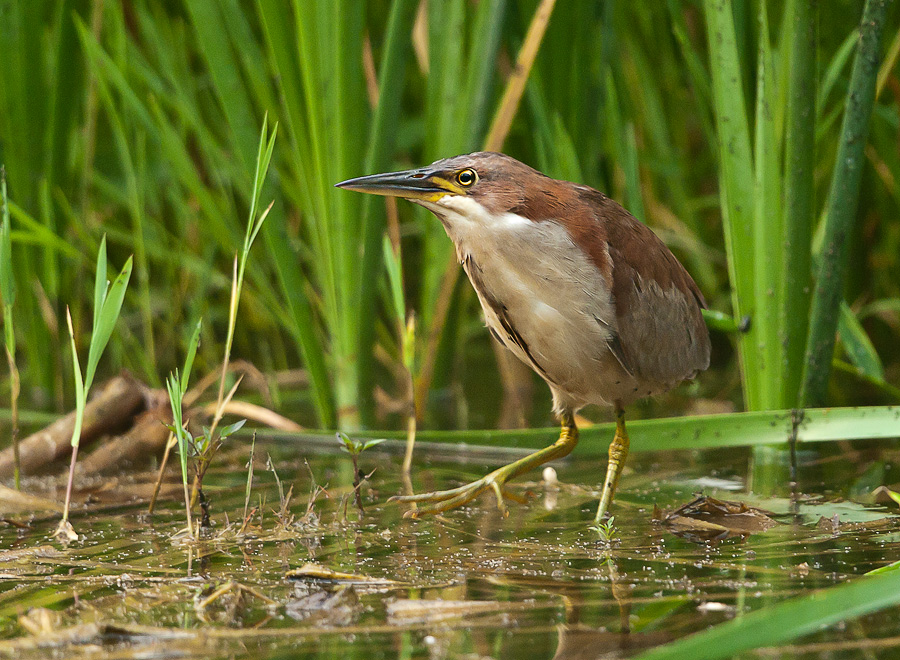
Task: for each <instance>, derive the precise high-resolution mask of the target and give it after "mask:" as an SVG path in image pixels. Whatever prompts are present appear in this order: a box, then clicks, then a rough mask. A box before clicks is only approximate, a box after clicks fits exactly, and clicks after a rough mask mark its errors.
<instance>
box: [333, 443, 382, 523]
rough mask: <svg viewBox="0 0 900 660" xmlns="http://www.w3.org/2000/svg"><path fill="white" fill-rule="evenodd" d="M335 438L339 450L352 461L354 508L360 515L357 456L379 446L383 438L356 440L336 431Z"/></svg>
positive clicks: (359, 480)
mask: <svg viewBox="0 0 900 660" xmlns="http://www.w3.org/2000/svg"><path fill="white" fill-rule="evenodd" d="M336 436H337V440H338V442H339V443H340V445H341V450H342V451H345V452H347V453H348V454H350V460H352V461H353V494H354V496H355V498H356V508H357V509H359V513H360V514H362V513H363V505H362V497H361V496H360V493H359V487H360V485H361V479H360V475H359V455H360V454H361V453H363V452H364V451H365V450H366V449H369V448H370V447H374V446H375V445H380V444H381V443H382V442H384V438H381V439H375V438H367V439H364V440H356V439H354V438H351V437H350V436H349V435H347V434H346V433H343V432H341V431H338V432H337V434H336Z"/></svg>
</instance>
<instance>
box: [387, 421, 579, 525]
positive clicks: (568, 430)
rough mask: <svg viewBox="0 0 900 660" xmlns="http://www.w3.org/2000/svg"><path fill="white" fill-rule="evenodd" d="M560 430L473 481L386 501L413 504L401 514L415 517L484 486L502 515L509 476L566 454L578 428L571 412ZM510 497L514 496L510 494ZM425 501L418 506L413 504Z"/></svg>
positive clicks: (466, 498) (470, 496)
mask: <svg viewBox="0 0 900 660" xmlns="http://www.w3.org/2000/svg"><path fill="white" fill-rule="evenodd" d="M562 423H563V424H562V430H561V431H560V434H559V439H558V440H557V441H556V442H554V443H553V444H552V445H550V446H549V447H544V448H543V449H540V450H538V451H536V452H534V453H533V454H529V455H528V456H525V457H523V458H520V459H519V460H517V461H513V462H512V463H510V464H509V465H504V466H503V467H500V468H497V469H496V470H494V471H493V472H491V473H490V474H487V475H485V476H484V477H482V478H481V479H478V480H477V481H473V482H472V483H470V484H466V485H465V486H460V487H459V488H451V489H449V490H438V491H435V492H433V493H422V494H421V495H395V496H394V497H392V498H391V499H390V500H389V501H391V502H404V503H406V504H411V505H413V508H412V509H411V510H409V511H407V512H406V513H404V514H403V517H404V518H418V517H419V516H427V515H431V514H434V513H441V512H442V511H448V510H450V509H455V508H456V507H459V506H462V505H463V504H467V503H469V502H471V501H472V500H474V499H475V498H476V497H478V496H479V495H481V493H483V492H484V491H486V490H487V489H489V488H490V489H491V490H493V491H494V495H495V496H496V497H497V508H499V509H500V513H502V514H503V516H504V517H505V516H507V515H508V512H507V510H506V504H505V503H504V502H503V487H504V486H505V485H506V482H507V481H509V480H510V479H515V478H516V477H518V476H519V475H520V474H524V473H526V472H528V471H529V470H532V469H534V468H536V467H537V466H539V465H543V464H544V463H546V462H548V461H552V460H555V459H557V458H562V457H563V456H566V455H567V454H568V453H569V452H570V451H572V449H574V448H575V445H576V444H578V428H577V427H576V426H575V419H574V418H573V417H572V414H571V412H568V411H566V412H564V413H563V414H562ZM509 497H510V499H514V500H518V499H519V498H518V497H516V496H513V495H510V496H509ZM419 504H425V505H426V506H423V507H419V506H417V505H419Z"/></svg>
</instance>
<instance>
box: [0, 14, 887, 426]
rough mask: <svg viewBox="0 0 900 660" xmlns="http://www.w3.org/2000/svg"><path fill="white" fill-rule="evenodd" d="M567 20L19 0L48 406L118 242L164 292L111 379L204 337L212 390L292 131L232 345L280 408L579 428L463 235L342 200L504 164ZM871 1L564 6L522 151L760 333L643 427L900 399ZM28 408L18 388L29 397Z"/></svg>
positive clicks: (29, 334)
mask: <svg viewBox="0 0 900 660" xmlns="http://www.w3.org/2000/svg"><path fill="white" fill-rule="evenodd" d="M870 4H872V5H876V4H879V3H878V2H872V3H870ZM537 7H538V2H537V1H531V0H521V1H520V0H509V1H504V0H480V1H475V0H440V1H435V0H430V1H420V0H394V1H393V2H390V1H388V0H367V1H363V0H329V1H325V0H321V1H311V0H297V1H295V2H293V3H291V2H286V1H282V0H257V1H255V2H251V1H239V0H184V1H177V0H169V1H167V2H155V1H150V0H147V1H143V0H123V1H122V2H113V1H107V2H103V1H101V0H95V1H94V2H88V1H87V0H60V1H58V2H49V1H47V2H44V1H33V2H32V1H28V2H23V1H21V0H0V53H2V55H0V162H2V163H3V164H4V165H5V168H6V172H7V181H8V192H9V197H10V200H11V204H10V211H11V239H12V246H11V247H12V257H11V259H12V262H11V263H12V271H13V276H14V279H15V284H16V295H15V299H14V304H12V305H10V311H11V315H12V318H13V319H14V323H15V336H14V342H15V346H16V349H17V350H16V359H17V363H18V367H19V370H20V372H21V384H22V394H21V397H20V400H19V405H20V407H21V408H25V409H46V410H54V411H63V410H66V409H67V408H69V407H70V406H71V403H72V400H73V385H72V383H71V382H70V381H71V379H70V378H69V374H70V373H71V366H70V364H71V355H70V353H69V350H68V342H67V338H66V329H65V309H66V306H67V305H68V306H69V307H70V308H71V310H72V317H73V320H74V323H75V326H76V327H75V329H76V336H77V337H78V342H79V346H80V347H86V346H87V343H88V337H87V336H86V335H87V334H88V329H89V328H90V317H91V308H90V301H91V300H92V295H93V272H94V261H95V259H96V255H97V250H98V246H99V243H100V240H101V237H102V236H103V235H104V234H106V235H107V237H108V243H109V253H110V261H111V269H115V270H116V271H117V270H118V268H119V267H120V266H121V264H122V263H124V262H125V260H126V259H127V258H128V256H130V255H134V275H133V277H132V280H131V284H130V286H129V290H128V293H127V296H126V299H125V304H124V307H123V310H122V317H121V319H120V321H119V324H118V326H117V329H116V332H115V333H114V335H113V337H112V340H111V342H110V345H109V349H108V351H107V354H106V356H105V357H104V360H103V362H102V364H101V367H100V370H101V373H100V375H101V376H102V375H111V374H113V373H115V372H117V371H118V370H119V369H121V368H126V369H128V370H130V371H131V372H132V373H134V374H135V375H136V376H137V377H138V378H140V379H142V380H144V381H146V382H147V383H149V384H151V385H154V386H160V385H161V384H162V379H163V378H164V376H165V374H167V373H168V372H169V371H171V370H172V369H174V368H175V367H176V366H177V365H179V364H180V363H181V361H182V360H183V356H184V353H185V350H186V348H185V347H186V343H187V339H188V334H189V332H190V331H191V330H192V329H193V327H194V326H195V323H196V321H197V319H199V318H201V317H202V318H203V319H204V325H203V337H202V343H201V346H200V351H199V353H198V356H197V363H196V366H195V369H196V373H198V374H200V375H202V374H204V373H207V372H210V371H213V370H214V369H216V367H217V365H218V364H220V361H221V354H222V344H223V341H224V337H225V332H226V325H227V316H228V304H229V295H230V285H231V269H232V263H233V259H234V255H235V253H236V251H237V250H238V249H239V247H240V245H241V242H242V238H243V232H244V226H245V223H246V217H247V212H248V205H249V199H250V196H251V194H252V188H253V176H254V171H253V167H254V163H255V157H256V152H257V141H258V136H259V131H260V127H261V125H262V121H263V117H264V115H265V114H266V113H268V116H269V120H270V122H275V121H277V122H278V139H277V142H276V146H275V153H274V156H273V159H272V168H271V170H270V174H269V179H268V181H267V184H266V186H265V188H264V190H263V195H262V199H263V204H267V203H268V201H269V200H274V206H273V209H272V211H271V214H270V215H269V217H268V219H267V220H266V223H265V225H264V228H263V230H262V233H261V235H260V238H261V240H259V241H257V244H256V246H255V247H254V249H253V253H252V254H251V256H250V260H249V263H248V270H247V274H246V281H245V286H244V293H243V298H242V302H241V308H240V317H239V320H238V325H237V332H236V335H235V343H234V349H233V351H232V355H233V357H234V358H235V359H242V360H246V361H248V362H250V363H252V365H254V366H255V367H256V369H258V370H259V381H260V382H261V383H263V384H264V387H263V386H260V389H262V390H264V391H267V394H266V396H264V397H263V398H264V399H266V401H267V402H268V403H270V405H272V406H273V407H276V408H278V409H280V410H284V411H288V412H289V413H290V414H292V415H293V416H295V417H296V418H297V419H298V420H299V421H301V422H302V423H306V424H309V425H316V426H320V427H334V426H335V425H340V426H342V427H344V428H356V427H360V426H398V425H399V424H401V421H402V419H403V418H404V416H405V413H406V411H407V409H408V406H407V404H408V401H409V399H410V397H411V396H412V391H413V390H414V389H418V390H419V394H420V397H419V404H420V409H419V413H420V415H422V416H423V417H424V418H425V420H426V423H427V424H428V425H431V426H440V427H493V426H497V425H512V424H520V423H533V424H546V423H550V422H551V415H550V410H549V408H550V406H549V392H548V391H547V389H546V388H545V387H543V386H542V385H540V384H539V383H537V382H536V381H535V377H533V376H531V375H530V374H526V375H524V376H523V375H522V374H521V373H518V372H513V373H512V374H508V375H507V376H506V377H505V378H504V379H503V380H501V377H500V375H499V374H500V370H499V369H498V368H497V366H496V364H495V360H496V357H495V355H496V354H495V351H494V349H492V346H491V343H490V339H489V334H488V332H487V331H486V329H485V328H484V327H483V323H482V320H481V315H480V310H479V308H478V304H477V300H476V298H475V296H474V294H473V292H472V291H471V290H470V288H469V286H468V284H467V283H466V282H465V281H464V278H454V277H453V273H454V270H453V269H456V268H457V266H456V265H455V263H454V261H453V258H452V249H451V244H450V242H449V240H448V239H447V238H446V236H445V235H444V231H443V229H442V227H441V226H440V223H439V222H437V221H436V220H435V219H434V218H432V217H431V216H430V215H429V214H427V213H425V212H423V211H422V210H421V209H418V208H416V207H413V206H412V205H410V204H406V203H403V202H401V203H400V204H398V205H396V206H393V205H390V204H388V205H386V204H385V202H384V201H383V200H381V199H367V198H366V197H364V196H362V195H353V194H349V193H346V192H344V191H339V190H335V189H334V188H333V187H332V185H333V184H334V183H336V182H338V181H341V180H343V179H346V178H349V177H352V176H357V175H362V174H367V173H372V172H376V171H385V170H390V169H400V168H406V167H412V166H416V165H421V164H424V163H427V162H431V161H432V160H435V159H438V158H442V157H446V156H451V155H455V154H458V153H464V152H468V151H473V150H477V149H480V148H482V147H483V145H484V144H485V140H486V136H487V134H488V131H489V129H490V126H491V125H492V122H493V121H494V117H495V114H496V112H497V111H498V108H500V107H501V99H502V97H503V95H504V91H505V89H506V88H507V86H508V81H509V80H510V77H511V75H512V74H513V73H514V72H515V71H516V70H517V67H516V62H517V57H518V55H519V52H520V49H521V47H522V45H523V43H524V42H525V39H526V34H527V31H528V28H529V26H530V25H531V24H532V21H533V18H534V16H535V12H536V9H537ZM863 9H864V3H863V2H862V1H861V0H860V1H856V0H853V1H850V0H830V1H829V2H828V3H819V5H818V10H816V9H815V8H814V7H813V5H812V3H809V2H802V1H800V0H788V1H786V2H765V1H764V0H735V1H734V2H730V3H729V2H722V1H721V0H707V2H700V1H696V2H695V1H691V0H685V1H676V0H670V1H667V2H665V1H662V0H659V1H656V2H650V3H645V2H640V3H638V2H626V1H614V0H606V1H599V0H560V2H557V3H556V6H555V7H554V8H553V13H552V15H551V17H550V20H549V24H548V25H547V27H546V33H545V34H543V37H542V39H541V40H540V43H539V50H538V52H537V56H536V60H535V62H534V67H533V69H531V70H530V71H529V72H528V73H529V75H528V81H527V85H526V87H525V89H524V94H523V95H522V97H521V102H520V103H519V104H518V105H517V106H516V113H515V119H514V121H513V123H512V126H511V130H510V131H509V134H508V136H506V137H505V141H504V142H503V151H505V152H506V153H509V154H510V155H512V156H515V157H516V158H519V159H520V160H523V161H525V162H527V163H529V164H531V165H533V166H534V167H536V168H538V169H540V170H542V171H544V172H545V173H547V174H549V175H551V176H554V177H558V178H565V179H569V180H574V181H579V182H584V183H587V184H589V185H592V186H594V187H596V188H598V189H600V190H602V191H604V192H606V193H607V194H609V195H610V196H611V197H613V198H615V199H616V200H618V201H620V202H621V203H622V204H624V205H625V206H626V207H627V208H628V209H629V210H630V211H631V212H632V213H633V214H634V215H635V216H636V217H638V218H639V219H640V220H642V221H643V222H646V223H647V224H648V225H650V226H651V227H653V228H654V230H655V231H656V232H657V233H658V234H659V235H660V236H661V237H662V238H663V240H664V241H665V242H666V243H667V244H668V245H669V246H670V247H671V248H672V250H673V251H674V252H675V254H676V255H677V256H678V257H679V258H680V259H681V260H682V261H683V263H684V264H685V265H686V266H687V268H688V270H689V271H690V272H691V273H692V275H693V276H694V278H695V279H696V280H697V282H698V284H699V285H700V288H701V289H702V291H703V292H704V294H705V296H706V297H707V300H708V301H709V304H710V307H711V308H712V309H713V310H717V311H719V312H722V313H724V314H725V315H726V317H727V318H726V319H725V321H724V322H722V323H720V325H722V326H723V327H726V330H727V326H728V325H729V324H730V325H732V326H734V325H741V320H742V319H744V318H745V317H746V318H747V319H748V321H749V323H744V324H743V325H744V327H745V329H747V326H748V325H749V329H748V331H747V332H743V333H741V332H736V331H734V328H732V331H730V332H729V331H714V333H713V344H714V357H713V365H712V367H711V369H710V371H709V372H708V373H707V374H705V375H702V376H701V377H700V378H699V380H698V381H697V382H696V383H694V384H691V385H686V386H684V387H683V388H681V389H680V390H677V391H676V392H674V393H671V394H670V395H667V397H664V398H663V399H662V400H660V401H657V402H655V403H646V404H644V405H643V407H642V408H641V410H640V414H643V415H651V414H652V415H659V414H666V413H668V412H669V411H673V410H678V411H684V410H687V411H696V412H702V411H707V410H719V411H722V410H726V411H727V410H732V409H744V408H756V409H761V408H786V407H792V406H796V405H798V404H799V403H801V402H802V403H829V404H841V405H849V404H876V403H896V402H897V400H898V394H900V390H898V389H897V387H896V385H897V383H898V380H900V341H898V337H900V263H898V261H900V215H898V197H897V194H898V191H897V180H898V177H900V151H898V144H900V131H898V128H900V113H898V108H900V79H898V77H897V75H896V72H895V66H894V64H895V62H896V58H897V51H898V48H900V41H898V37H900V31H898V26H900V11H898V9H900V8H898V7H897V6H896V5H894V6H891V7H889V8H888V10H887V12H886V15H884V18H883V29H882V30H881V31H880V33H879V34H878V35H876V36H875V49H876V51H877V55H878V58H877V61H875V62H874V64H873V66H872V67H870V68H871V71H870V72H869V74H868V77H869V78H871V80H868V79H860V80H855V79H854V66H855V58H856V53H857V50H858V47H859V44H860V43H861V42H860V39H859V35H858V31H857V27H858V26H859V24H860V18H861V16H862V15H863ZM870 9H871V7H870ZM875 10H877V7H876V8H875ZM882 13H883V14H884V12H882ZM711 46H712V48H711ZM860 75H865V72H863V74H860ZM854 82H856V83H859V84H862V85H867V84H868V85H869V87H871V91H872V95H873V97H874V99H875V100H874V105H872V106H870V108H871V121H870V122H868V123H867V127H868V137H867V139H865V137H866V136H865V134H863V139H862V141H860V139H859V137H858V134H857V139H856V142H852V141H851V142H850V143H849V144H850V146H849V147H848V148H853V147H854V145H856V147H858V148H859V149H860V150H861V152H860V153H862V154H863V155H862V157H861V158H856V157H855V156H854V157H852V158H851V157H847V158H845V159H844V161H846V162H844V165H845V166H846V167H847V168H850V169H851V170H853V171H856V172H858V173H859V175H860V176H861V179H860V181H861V184H860V188H859V190H858V194H854V193H853V191H852V189H851V190H850V191H849V192H846V191H845V192H844V193H836V192H834V191H833V188H834V185H833V181H838V182H843V181H847V180H850V179H852V176H848V175H847V174H846V172H844V171H843V170H841V169H836V163H838V164H840V163H841V162H842V161H841V160H840V159H839V156H838V154H839V149H841V141H842V135H846V131H843V129H842V126H843V124H844V121H845V117H846V113H845V103H846V100H847V98H848V95H849V96H851V97H853V98H857V96H856V95H854V94H850V91H851V85H853V84H854ZM863 110H865V108H864V109H863ZM842 131H843V132H842ZM840 153H844V152H840ZM854 153H855V152H854ZM851 175H852V172H851ZM841 194H844V195H845V196H844V197H841V196H840V195H841ZM835 195H837V197H835ZM846 195H850V196H851V198H847V197H846ZM798 200H799V201H798ZM842 201H843V203H844V207H846V205H847V203H849V204H850V213H849V221H850V222H849V224H848V225H847V226H848V227H849V230H848V231H846V232H845V233H843V234H840V235H841V236H842V237H843V240H842V241H841V243H842V245H845V246H846V248H847V254H846V259H847V268H846V271H845V274H846V276H845V277H843V278H839V279H838V282H837V284H836V286H837V287H838V290H837V294H838V295H839V297H840V299H841V300H842V301H843V304H842V307H841V308H840V311H839V312H835V313H829V314H825V315H824V316H825V318H826V325H827V324H828V323H831V326H830V330H829V328H828V327H826V330H825V332H826V334H828V332H830V333H831V336H834V332H835V330H838V331H839V339H838V342H837V345H836V347H835V349H834V352H833V355H832V353H831V349H830V347H826V348H825V349H824V354H825V358H827V359H825V360H824V363H825V367H824V370H825V378H826V379H827V378H828V377H829V374H828V367H830V366H833V367H836V368H833V369H831V372H830V381H828V380H826V382H828V383H829V386H828V388H827V390H826V391H825V393H824V395H822V396H818V397H815V396H813V397H811V398H807V399H805V400H804V399H803V397H802V396H801V393H800V390H801V380H802V377H803V374H804V370H805V369H808V367H805V366H804V365H806V364H808V363H809V359H808V356H807V357H806V358H805V357H804V354H805V351H806V345H807V332H808V327H809V326H810V325H815V323H812V324H811V322H810V314H809V313H808V309H809V307H810V304H811V297H812V296H813V295H814V294H813V291H814V283H815V282H816V281H818V280H817V277H816V275H815V273H816V268H817V267H818V263H819V256H820V254H821V251H822V245H823V241H825V242H826V245H827V238H828V236H829V234H828V232H827V230H826V222H827V220H828V216H829V212H828V209H831V208H836V206H835V205H837V206H840V204H841V202H842ZM723 210H724V212H723ZM832 215H834V216H837V213H836V212H835V213H833V214H832ZM845 215H846V210H845ZM723 217H724V221H723ZM385 236H386V237H387V239H385V238H384V237H385ZM829 251H830V249H829V250H826V252H829ZM448 270H449V272H450V274H449V275H448ZM389 272H391V273H393V275H394V279H393V280H392V279H391V278H390V277H389V276H388V273H389ZM842 272H843V271H842ZM392 283H393V285H394V286H392ZM8 298H9V296H7V300H5V301H4V302H5V303H8V302H9V299H8ZM412 313H414V316H415V334H414V336H409V335H407V336H406V343H407V347H406V348H407V350H406V351H404V346H403V344H404V334H405V332H406V330H405V328H407V327H408V324H407V322H406V321H407V316H408V315H409V314H412ZM730 317H736V321H735V323H731V322H730V320H729V319H730ZM829 319H830V320H829ZM404 353H406V355H405V356H404ZM739 356H740V359H739ZM820 362H821V360H820ZM820 366H821V365H820ZM298 370H302V371H298ZM410 372H411V373H412V376H413V378H412V380H413V381H414V383H415V386H414V387H412V386H411V385H410V377H409V373H410ZM4 373H5V370H4ZM9 389H10V380H9V379H8V378H6V377H5V376H4V377H3V378H0V396H2V397H3V398H4V399H5V400H8V396H9ZM503 392H506V396H504V395H503ZM513 394H515V396H513ZM606 414H607V413H606V412H604V411H596V412H593V411H589V412H588V415H589V416H594V417H598V418H602V417H603V416H604V415H606Z"/></svg>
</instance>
